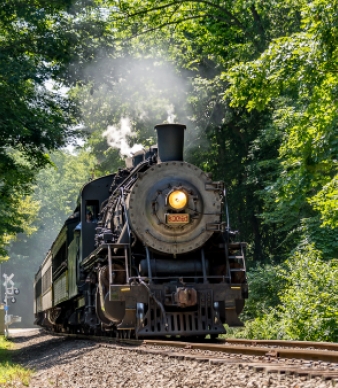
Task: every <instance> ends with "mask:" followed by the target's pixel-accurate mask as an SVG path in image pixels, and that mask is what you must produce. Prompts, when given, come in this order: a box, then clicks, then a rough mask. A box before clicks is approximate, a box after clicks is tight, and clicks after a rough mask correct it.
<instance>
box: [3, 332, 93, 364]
mask: <svg viewBox="0 0 338 388" xmlns="http://www.w3.org/2000/svg"><path fill="white" fill-rule="evenodd" d="M34 337H40V338H41V335H40V336H35V335H34V336H31V337H30V336H28V338H27V337H26V338H25V341H22V342H27V341H28V340H32V339H34ZM20 338H21V337H16V338H14V343H18V342H20ZM97 347H98V345H97V344H95V343H94V342H91V341H89V340H83V341H80V340H72V339H67V338H60V337H58V338H48V339H46V340H45V341H44V340H42V341H41V342H39V343H35V344H31V345H27V346H24V347H22V348H21V349H17V350H16V349H15V350H9V352H10V353H11V357H12V360H13V361H14V362H16V363H18V364H21V365H23V366H25V367H28V368H30V369H34V370H35V371H39V370H43V369H47V368H49V367H52V366H56V365H63V364H67V363H70V362H73V361H74V359H75V358H77V357H82V356H84V355H86V354H88V353H90V352H91V351H92V350H93V349H95V348H97Z"/></svg>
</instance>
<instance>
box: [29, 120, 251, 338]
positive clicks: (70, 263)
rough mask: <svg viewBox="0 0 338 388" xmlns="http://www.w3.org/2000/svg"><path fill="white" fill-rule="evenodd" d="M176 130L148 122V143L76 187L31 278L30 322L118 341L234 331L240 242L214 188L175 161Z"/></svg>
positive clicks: (218, 185)
mask: <svg viewBox="0 0 338 388" xmlns="http://www.w3.org/2000/svg"><path fill="white" fill-rule="evenodd" d="M185 129H186V127H185V125H181V124H160V125H156V126H155V130H156V131H157V137H158V144H157V146H153V147H150V148H149V149H148V150H147V151H140V152H139V153H137V154H135V155H134V156H133V158H132V165H131V167H129V168H124V169H119V171H118V172H117V173H116V174H111V175H107V176H104V177H101V178H98V179H95V180H92V181H91V182H89V183H87V184H86V185H85V186H84V187H83V188H82V190H81V193H80V195H79V199H78V202H77V207H76V209H75V211H74V213H73V214H72V215H71V216H70V217H69V218H68V219H67V220H66V221H65V223H64V225H63V227H62V229H61V231H60V233H59V234H58V236H57V238H56V240H55V241H54V243H53V244H52V247H51V249H50V250H49V251H48V253H47V255H46V257H45V259H44V261H43V263H42V264H41V266H40V268H39V270H38V272H37V274H36V276H35V282H34V288H35V303H34V312H35V318H36V319H35V324H37V325H39V326H42V327H46V328H49V329H51V330H53V331H56V332H69V333H77V332H81V333H95V334H99V333H106V334H111V335H112V336H116V337H123V338H124V337H130V336H133V337H136V338H139V337H159V336H173V337H174V336H182V337H187V336H194V337H202V336H205V335H208V334H209V335H211V337H217V335H218V334H221V333H225V328H224V323H227V324H228V325H229V326H242V323H241V321H240V320H239V318H238V315H239V314H240V312H241V311H242V309H243V307H244V300H245V299H246V298H247V297H248V286H247V278H246V268H245V258H244V249H245V246H246V243H243V242H235V241H233V240H234V238H235V235H236V233H235V232H232V231H231V230H230V227H229V217H228V212H227V207H226V198H225V188H224V184H223V182H215V181H212V179H211V177H210V175H209V174H207V173H205V172H203V171H202V170H200V169H199V168H198V167H196V166H194V165H192V164H189V163H186V162H184V161H183V145H184V131H185Z"/></svg>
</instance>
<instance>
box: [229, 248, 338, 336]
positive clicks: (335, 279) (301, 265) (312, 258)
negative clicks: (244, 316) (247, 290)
mask: <svg viewBox="0 0 338 388" xmlns="http://www.w3.org/2000/svg"><path fill="white" fill-rule="evenodd" d="M280 276H281V277H282V278H283V281H284V282H285V287H284V288H283V289H282V290H281V291H279V292H278V296H279V298H280V301H281V304H280V305H279V306H277V307H275V308H272V309H271V310H270V311H268V312H267V313H266V314H264V315H263V316H262V315H259V316H258V318H256V319H254V320H253V321H248V322H247V323H246V328H245V330H244V331H241V332H237V333H236V336H238V337H243V336H244V337H247V338H256V339H261V338H265V339H289V340H304V341H333V342H337V340H338V329H337V327H338V315H337V311H336V306H337V302H338V299H337V298H338V261H337V260H336V259H332V260H330V261H327V260H323V259H322V258H321V252H320V251H318V250H315V249H314V248H313V246H310V245H308V246H306V247H305V248H304V249H303V250H298V251H296V252H295V253H294V254H293V256H292V257H290V259H289V260H288V261H287V262H286V268H285V269H284V270H283V271H281V272H280Z"/></svg>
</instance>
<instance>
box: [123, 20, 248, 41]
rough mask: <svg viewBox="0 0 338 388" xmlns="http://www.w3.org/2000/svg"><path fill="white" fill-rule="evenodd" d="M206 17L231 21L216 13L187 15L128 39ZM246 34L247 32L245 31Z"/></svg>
mask: <svg viewBox="0 0 338 388" xmlns="http://www.w3.org/2000/svg"><path fill="white" fill-rule="evenodd" d="M204 17H211V18H214V19H220V20H223V21H226V22H227V23H229V22H228V20H225V19H224V18H221V17H219V16H216V15H210V14H204V15H195V16H190V17H187V18H182V19H179V20H176V21H172V22H166V23H163V24H160V25H158V26H156V27H153V28H149V29H148V30H144V31H141V32H139V33H137V34H135V35H133V36H131V37H130V38H128V39H126V40H131V39H134V38H136V37H138V36H140V35H144V34H147V33H148V32H154V31H156V30H160V29H161V28H163V27H166V26H169V25H171V24H179V23H182V22H185V21H187V20H193V19H200V18H204ZM229 24H230V25H231V24H233V23H229ZM244 34H246V33H245V32H244Z"/></svg>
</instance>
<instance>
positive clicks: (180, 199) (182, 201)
mask: <svg viewBox="0 0 338 388" xmlns="http://www.w3.org/2000/svg"><path fill="white" fill-rule="evenodd" d="M168 202H169V205H170V206H171V207H172V208H173V209H175V210H180V209H183V208H184V207H185V206H186V205H187V203H188V196H187V195H186V193H185V192H184V191H181V190H175V191H173V192H172V193H170V194H169V197H168Z"/></svg>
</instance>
